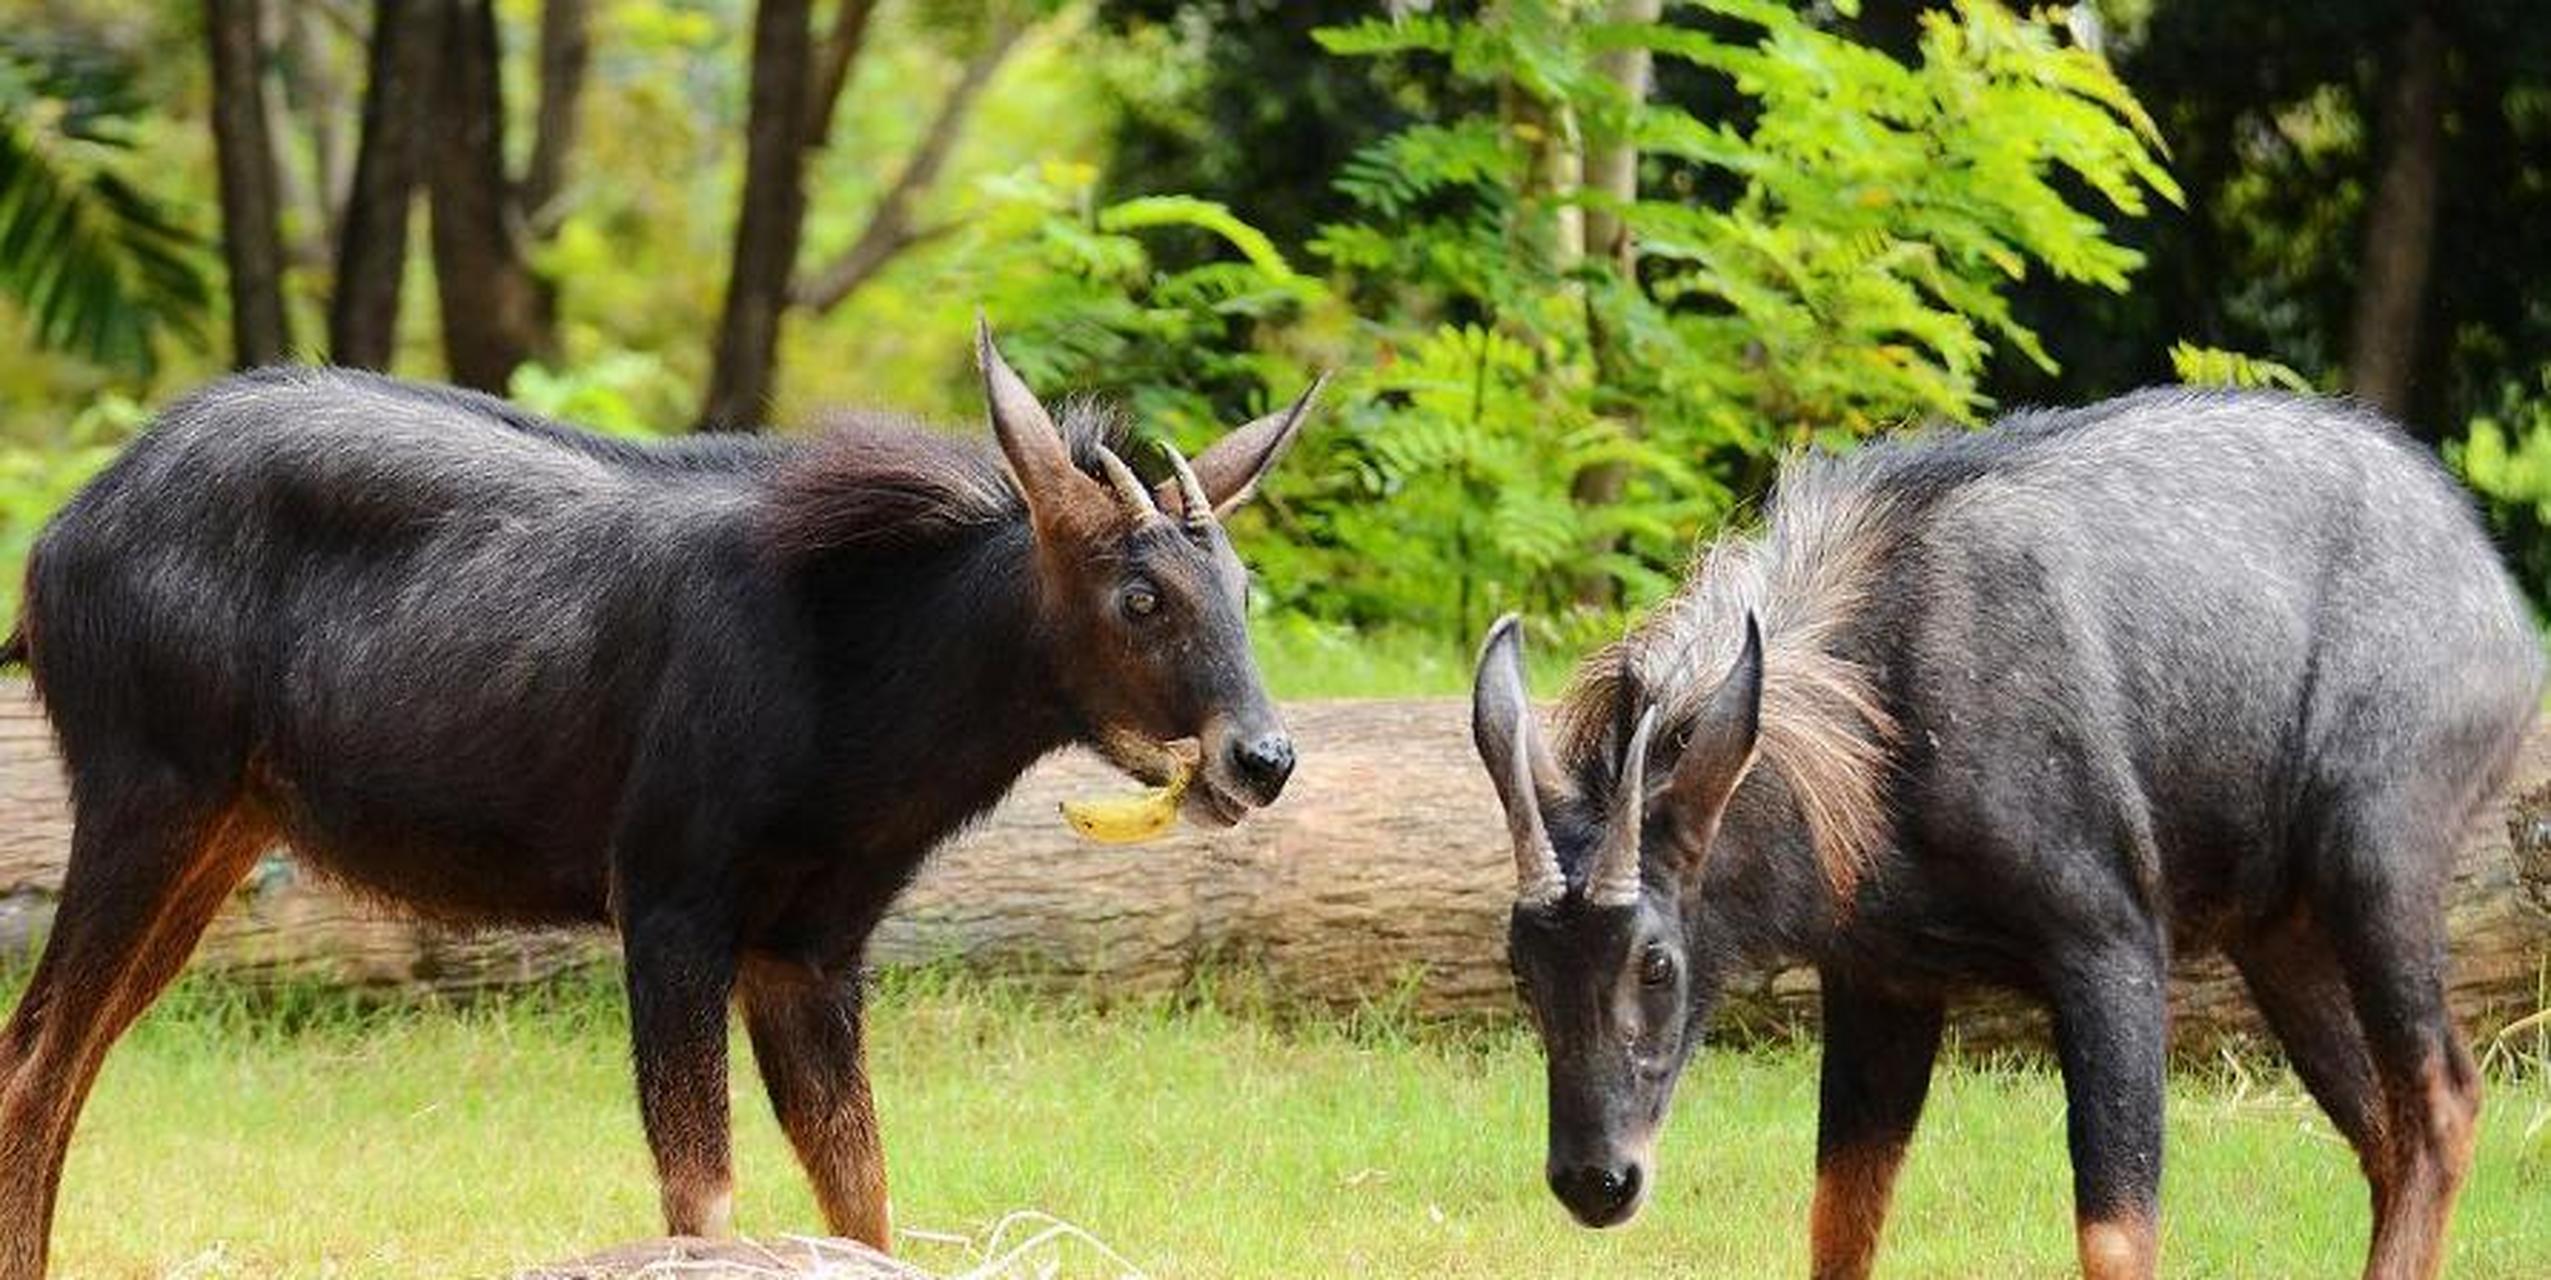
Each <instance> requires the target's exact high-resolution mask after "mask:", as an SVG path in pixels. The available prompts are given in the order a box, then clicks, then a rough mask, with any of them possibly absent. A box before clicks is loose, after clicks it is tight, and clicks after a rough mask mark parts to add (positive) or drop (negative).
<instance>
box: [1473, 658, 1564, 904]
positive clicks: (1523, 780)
mask: <svg viewBox="0 0 2551 1280" xmlns="http://www.w3.org/2000/svg"><path fill="white" fill-rule="evenodd" d="M1520 628H1521V623H1520V621H1519V620H1518V619H1517V618H1516V617H1515V615H1513V614H1511V613H1510V614H1507V615H1506V616H1505V617H1502V618H1499V619H1498V620H1497V624H1496V625H1495V626H1493V627H1490V628H1489V629H1488V640H1487V643H1485V644H1483V645H1481V646H1480V650H1479V670H1478V673H1477V674H1476V675H1475V676H1474V677H1473V679H1472V682H1471V694H1470V735H1471V741H1472V742H1473V743H1474V744H1476V745H1477V746H1478V748H1479V760H1480V763H1481V764H1484V765H1486V766H1488V777H1489V779H1490V780H1491V781H1492V782H1494V783H1496V785H1497V801H1498V803H1499V804H1500V805H1501V806H1502V807H1503V808H1504V809H1505V811H1506V832H1507V836H1508V838H1509V839H1510V840H1511V841H1512V842H1513V844H1514V854H1515V900H1516V901H1517V902H1518V903H1521V904H1522V905H1525V906H1529V907H1545V906H1548V905H1550V904H1552V903H1554V902H1557V901H1558V900H1559V899H1560V898H1561V897H1562V896H1564V895H1565V894H1566V893H1567V891H1568V882H1567V880H1566V878H1565V877H1564V876H1562V875H1561V874H1560V871H1559V854H1558V851H1557V849H1555V848H1554V847H1553V846H1552V845H1551V843H1550V830H1549V826H1548V824H1547V823H1546V822H1544V820H1543V818H1542V807H1543V805H1544V804H1546V803H1547V802H1548V801H1549V800H1550V799H1551V798H1552V797H1554V796H1555V795H1556V794H1557V790H1558V778H1559V770H1558V766H1557V765H1556V764H1555V763H1554V762H1553V761H1552V760H1551V758H1550V748H1549V747H1548V746H1547V745H1545V744H1544V743H1543V741H1542V738H1541V729H1540V725H1539V723H1538V722H1537V721H1536V720H1535V719H1534V718H1533V714H1532V695H1531V693H1530V691H1529V690H1528V689H1527V688H1526V687H1525V685H1524V669H1523V640H1522V638H1521V636H1520V635H1519V634H1518V633H1519V631H1520Z"/></svg>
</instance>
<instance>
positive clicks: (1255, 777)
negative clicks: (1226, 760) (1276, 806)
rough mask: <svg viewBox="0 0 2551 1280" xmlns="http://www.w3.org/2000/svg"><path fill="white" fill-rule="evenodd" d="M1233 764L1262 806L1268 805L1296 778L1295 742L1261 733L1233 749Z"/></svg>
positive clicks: (1276, 734)
mask: <svg viewBox="0 0 2551 1280" xmlns="http://www.w3.org/2000/svg"><path fill="white" fill-rule="evenodd" d="M1231 763H1232V767H1234V768H1235V769H1238V770H1239V772H1240V778H1241V780H1242V781H1244V782H1246V783H1248V784H1249V789H1250V790H1252V791H1255V792H1257V793H1258V795H1257V799H1258V801H1259V803H1261V804H1263V803H1266V802H1267V801H1270V800H1273V799H1275V798H1276V793H1278V792H1280V791H1282V790H1284V780H1285V779H1287V778H1290V777H1292V776H1293V739H1291V738H1288V737H1286V736H1284V735H1283V734H1281V733H1266V734H1260V735H1258V736H1257V737H1255V738H1251V739H1250V740H1248V741H1247V742H1243V743H1240V744H1239V745H1237V746H1235V747H1233V748H1232V749H1231Z"/></svg>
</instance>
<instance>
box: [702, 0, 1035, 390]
mask: <svg viewBox="0 0 2551 1280" xmlns="http://www.w3.org/2000/svg"><path fill="white" fill-rule="evenodd" d="M876 8H877V5H876V0H836V3H835V5H834V9H833V15H832V20H831V22H830V24H829V26H828V27H826V29H825V31H826V33H825V35H824V37H823V38H822V39H821V41H818V40H816V39H815V37H814V35H813V28H812V25H811V24H812V23H813V20H814V6H813V4H812V3H811V0H760V3H759V4H758V5H756V6H755V9H754V14H753V46H752V48H753V52H752V60H753V88H752V113H751V117H750V119H749V121H748V122H747V124H746V127H745V135H746V150H745V162H744V187H743V193H742V197H741V201H740V210H739V212H738V214H737V216H736V219H735V248H734V254H733V258H732V263H731V266H730V269H729V272H728V277H727V287H726V300H725V304H724V307H723V308H722V310H721V312H720V316H719V320H718V327H717V337H716V343H715V348H716V353H715V356H714V358H713V359H712V360H711V362H710V366H709V384H708V391H707V394H706V396H705V399H704V401H703V403H702V405H701V407H700V414H699V423H700V426H701V428H702V429H703V430H711V431H751V430H756V429H758V426H759V424H760V422H761V421H762V419H763V416H764V415H765V413H766V412H767V411H768V408H769V404H770V400H771V395H772V388H773V385H774V381H775V377H776V372H777V365H778V359H779V342H780V324H781V321H782V319H783V318H784V317H785V315H786V314H787V313H788V311H789V310H790V309H791V308H804V309H806V310H810V311H813V312H815V313H817V314H822V313H824V312H828V311H831V310H832V309H833V308H835V307H838V306H840V305H841V303H842V302H843V300H845V299H847V298H848V297H850V296H851V295H852V294H853V293H856V292H857V291H858V290H859V288H860V287H861V286H862V285H864V284H866V283H868V281H870V280H871V279H873V278H874V277H875V276H876V274H877V273H878V272H879V271H881V270H883V269H884V268H885V266H886V265H887V264H888V263H889V262H891V261H893V260H894V258H895V257H897V256H898V255H900V254H902V253H903V252H904V251H905V250H907V249H910V248H912V247H913V246H914V245H916V244H920V243H924V242H926V241H929V240H933V239H936V238H938V237H940V236H942V235H944V234H946V232H947V230H948V228H947V227H945V226H938V227H923V226H920V225H918V224H916V222H915V221H914V211H915V208H916V206H917V205H918V203H919V202H920V201H921V200H922V199H923V198H924V197H925V196H927V195H928V194H929V193H930V191H931V190H932V188H933V187H935V186H936V185H937V183H938V182H939V178H940V175H941V173H942V171H943V170H944V168H945V167H946V164H947V160H948V155H949V152H950V151H951V150H952V149H953V148H954V146H955V145H956V142H957V138H958V136H959V135H960V134H961V133H962V132H963V130H964V128H965V123H966V120H967V119H968V117H969V116H970V115H971V114H972V113H973V110H974V107H975V104H976V103H977V101H978V100H979V99H980V98H981V97H982V94H983V91H984V90H985V88H986V87H988V86H989V85H990V84H991V82H992V77H993V75H994V74H995V73H996V72H998V71H999V70H1000V68H1001V64H1002V63H1003V62H1004V61H1005V60H1007V59H1008V57H1009V56H1010V53H1011V51H1012V50H1013V49H1015V48H1016V47H1017V45H1018V42H1019V40H1020V38H1021V37H1022V36H1023V35H1025V34H1026V31H1027V29H1028V25H1029V21H1030V18H1031V16H1032V15H1031V13H1030V11H1028V10H1026V9H1024V8H1014V6H1011V5H1008V4H990V5H983V6H977V7H976V12H975V13H974V14H973V15H972V16H971V18H953V20H954V21H955V22H956V25H958V26H959V27H962V28H964V30H963V31H962V34H961V36H960V39H961V40H962V41H963V42H965V43H969V44H970V45H971V48H970V49H969V50H968V51H967V52H966V54H965V56H964V59H963V63H962V65H961V66H960V68H959V70H958V72H957V76H956V80H955V82H954V83H953V84H952V85H950V86H949V87H948V89H947V90H946V91H945V92H944V94H943V95H942V96H941V97H940V99H939V101H938V105H937V107H936V109H935V110H934V111H933V113H932V115H931V117H930V123H929V125H928V126H927V128H926V129H925V130H924V131H923V134H922V137H921V140H920V142H919V143H918V144H917V145H916V146H915V147H914V149H913V152H912V154H911V155H910V156H909V157H908V158H907V159H906V160H905V162H904V165H903V168H902V170H901V171H900V172H899V173H898V175H897V176H896V178H895V180H894V182H893V184H892V185H890V186H889V187H887V188H886V190H885V192H884V193H883V195H881V196H880V197H879V199H878V201H877V204H876V205H875V207H874V209H873V210H872V211H871V212H870V214H869V218H868V222H867V224H866V227H865V229H863V230H862V231H861V233H860V234H859V236H858V238H857V239H855V240H854V241H853V242H852V243H851V244H850V246H849V247H848V248H847V249H845V250H843V251H842V252H841V254H840V255H839V256H837V257H835V258H833V259H831V260H829V261H827V262H825V263H823V264H821V265H819V266H817V267H815V268H814V269H813V270H812V271H811V272H808V273H806V274H804V275H800V274H799V266H798V259H799V257H800V248H801V242H802V240H803V238H804V233H805V225H806V202H807V195H806V173H807V168H808V166H809V164H810V163H811V162H812V160H813V159H814V157H815V156H816V154H817V153H819V152H821V151H823V150H824V148H825V147H826V146H828V145H829V144H830V142H831V141H832V133H833V120H834V117H835V115H836V114H837V112H836V107H837V104H838V103H839V102H840V99H841V95H842V91H843V90H844V89H845V88H846V87H847V86H848V85H849V84H850V83H851V81H852V79H853V77H854V75H855V74H856V72H857V70H858V66H859V62H860V54H861V52H862V51H863V50H865V49H866V48H867V45H868V31H869V28H870V25H871V22H872V20H873V19H874V17H875V14H876ZM952 17H953V16H952Z"/></svg>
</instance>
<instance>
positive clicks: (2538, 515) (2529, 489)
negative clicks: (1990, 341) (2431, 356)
mask: <svg viewBox="0 0 2551 1280" xmlns="http://www.w3.org/2000/svg"><path fill="white" fill-rule="evenodd" d="M2445 462H2446V464H2447V465H2448V466H2451V467H2452V468H2453V469H2454V471H2455V473H2456V474H2458V475H2460V476H2461V477H2462V479H2463V483H2465V484H2468V485H2470V486H2471V488H2472V491H2473V492H2475V493H2477V494H2479V495H2480V498H2481V501H2482V502H2483V503H2484V504H2485V505H2486V506H2487V508H2488V511H2489V518H2490V523H2492V524H2493V525H2495V526H2496V527H2497V530H2498V533H2499V535H2500V537H2501V539H2502V540H2503V541H2504V542H2505V543H2506V544H2507V545H2508V547H2509V550H2510V552H2511V556H2510V558H2511V559H2512V560H2513V561H2514V562H2515V566H2514V567H2515V570H2516V574H2517V576H2518V578H2519V579H2521V580H2522V582H2523V583H2524V586H2525V590H2526V591H2527V592H2528V593H2530V594H2531V595H2532V596H2533V598H2534V600H2535V601H2536V602H2540V601H2542V600H2545V599H2551V365H2545V366H2544V367H2543V368H2542V369H2541V370H2540V371H2539V372H2538V373H2537V374H2536V375H2535V377H2534V381H2533V382H2532V383H2531V384H2530V385H2523V384H2518V385H2511V386H2508V387H2506V388H2504V389H2502V390H2501V391H2500V392H2499V397H2498V407H2497V408H2496V409H2495V410H2493V411H2492V412H2489V413H2486V414H2483V415H2481V416H2479V417H2476V418H2473V419H2472V421H2471V433H2470V435H2469V437H2468V438H2466V439H2464V440H2460V441H2456V442H2453V443H2449V444H2447V445H2446V446H2445Z"/></svg>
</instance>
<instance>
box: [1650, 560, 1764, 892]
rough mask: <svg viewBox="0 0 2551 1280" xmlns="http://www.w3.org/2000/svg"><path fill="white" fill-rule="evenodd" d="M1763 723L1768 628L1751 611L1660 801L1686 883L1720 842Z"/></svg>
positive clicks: (1694, 877)
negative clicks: (1731, 662)
mask: <svg viewBox="0 0 2551 1280" xmlns="http://www.w3.org/2000/svg"><path fill="white" fill-rule="evenodd" d="M1762 725H1763V628H1762V624H1761V623H1760V622H1757V621H1756V620H1755V618H1754V614H1753V612H1752V611H1751V610H1748V611H1747V612H1746V614H1745V647H1744V649H1743V650H1742V651H1740V652H1739V653H1738V654H1737V655H1736V665H1735V666H1733V667H1731V668H1729V669H1728V672H1727V675H1726V677H1725V678H1724V679H1722V680H1720V681H1719V683H1718V688H1717V689H1715V690H1712V691H1711V693H1710V696H1709V701H1707V702H1705V703H1703V704H1702V705H1701V709H1700V711H1699V713H1698V714H1697V715H1695V716H1694V717H1693V718H1692V730H1691V735H1690V737H1688V738H1687V739H1686V740H1685V742H1684V745H1683V753H1682V755H1680V756H1679V757H1677V758H1676V759H1675V762H1674V774H1673V776H1672V777H1671V778H1669V779H1668V780H1667V782H1666V785H1665V793H1664V796H1663V798H1662V800H1661V803H1662V804H1663V805H1664V806H1665V811H1666V813H1667V814H1668V815H1670V816H1671V818H1672V820H1673V826H1674V833H1675V843H1676V845H1677V846H1678V847H1679V848H1678V853H1679V857H1680V859H1681V867H1680V870H1681V872H1682V875H1683V878H1684V880H1685V882H1686V883H1695V882H1697V881H1698V879H1699V877H1700V873H1701V868H1702V866H1703V865H1704V864H1705V863H1706V862H1707V861H1708V859H1709V852H1710V846H1711V845H1712V844H1714V843H1716V842H1717V839H1718V824H1719V819H1720V818H1722V817H1724V816H1726V813H1727V802H1728V800H1729V799H1730V798H1731V797H1733V796H1734V795H1735V794H1736V786H1737V784H1738V783H1741V782H1743V781H1744V780H1745V772H1746V770H1748V769H1751V768H1752V767H1753V765H1754V747H1755V745H1756V742H1757V741H1758V740H1759V739H1760V737H1761V735H1762Z"/></svg>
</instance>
